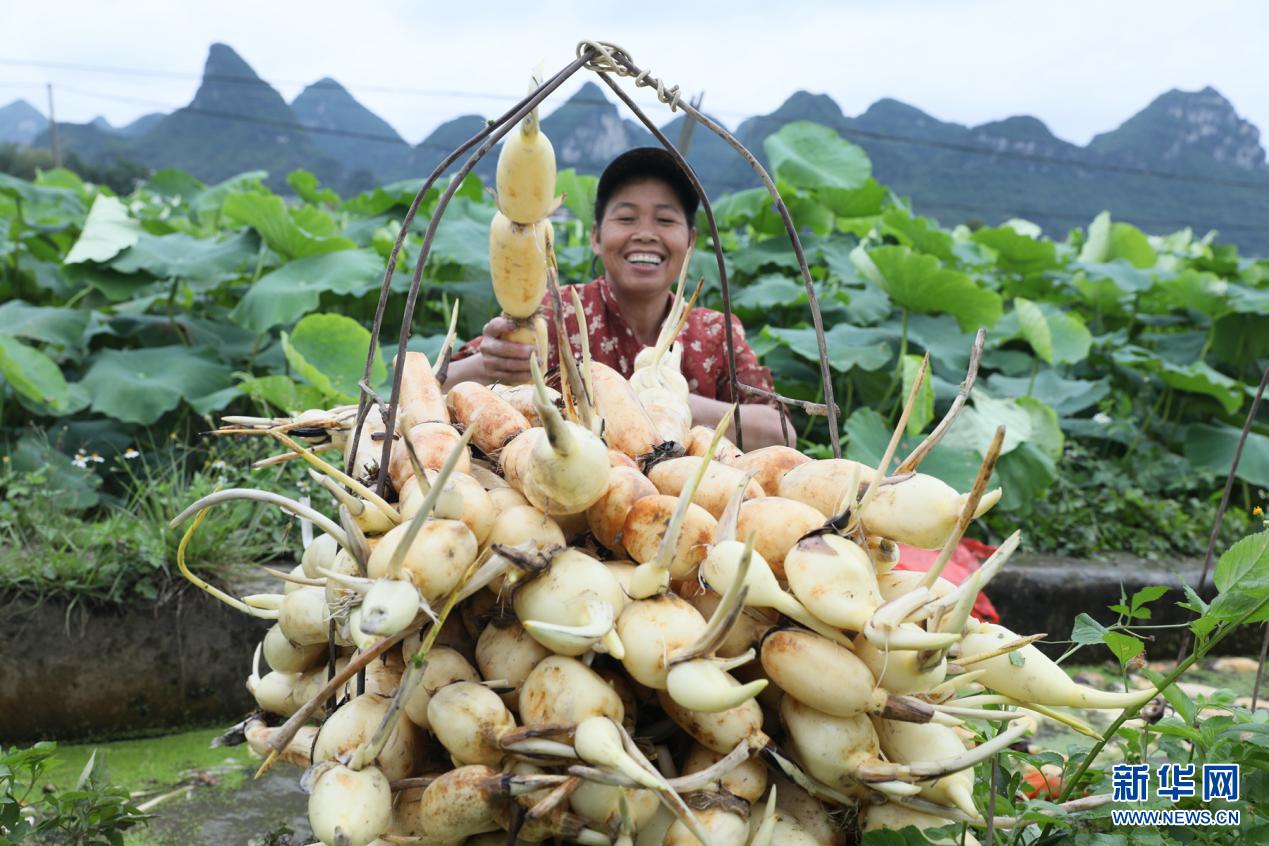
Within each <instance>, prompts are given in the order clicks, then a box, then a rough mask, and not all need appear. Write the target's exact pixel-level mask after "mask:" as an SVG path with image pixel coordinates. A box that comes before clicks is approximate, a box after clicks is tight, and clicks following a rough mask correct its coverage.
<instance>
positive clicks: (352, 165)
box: [291, 77, 412, 190]
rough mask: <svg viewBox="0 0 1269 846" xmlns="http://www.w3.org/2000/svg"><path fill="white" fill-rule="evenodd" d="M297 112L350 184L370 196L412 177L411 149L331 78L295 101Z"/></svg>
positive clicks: (385, 123) (301, 121) (314, 139)
mask: <svg viewBox="0 0 1269 846" xmlns="http://www.w3.org/2000/svg"><path fill="white" fill-rule="evenodd" d="M291 111H293V112H294V113H295V116H296V118H297V119H298V120H299V122H300V123H302V124H304V125H305V126H306V127H312V128H316V129H321V130H326V132H325V133H322V132H316V133H311V135H312V140H313V144H314V145H315V146H316V147H317V148H318V149H319V150H321V151H322V152H323V153H325V154H326V155H328V156H330V157H331V158H333V159H334V160H335V161H337V162H339V164H340V166H341V167H342V168H343V169H344V171H345V172H346V173H347V176H346V178H345V187H346V188H347V187H352V186H350V185H349V184H348V183H350V182H356V183H359V184H358V185H357V186H356V190H365V189H367V188H370V187H373V186H374V185H377V184H379V183H381V182H389V181H395V180H398V179H404V178H405V177H407V176H409V175H410V157H411V152H412V151H411V149H410V145H409V144H407V143H406V141H405V139H404V138H402V137H401V136H400V135H398V134H397V131H396V130H395V129H393V128H392V126H391V125H390V124H389V123H388V122H387V121H385V120H384V119H383V118H381V117H379V116H378V115H376V114H375V113H374V112H372V111H370V110H369V109H367V108H366V107H365V106H363V105H362V104H361V103H359V102H358V101H357V99H356V98H355V97H353V95H352V94H350V93H349V92H348V89H346V88H344V86H342V85H340V84H339V83H338V82H336V81H335V80H333V79H331V78H330V77H325V78H323V79H320V80H318V81H317V82H315V83H313V84H312V85H310V86H308V87H307V88H305V89H304V90H303V91H301V92H300V94H299V96H298V97H296V98H295V99H294V100H292V101H291Z"/></svg>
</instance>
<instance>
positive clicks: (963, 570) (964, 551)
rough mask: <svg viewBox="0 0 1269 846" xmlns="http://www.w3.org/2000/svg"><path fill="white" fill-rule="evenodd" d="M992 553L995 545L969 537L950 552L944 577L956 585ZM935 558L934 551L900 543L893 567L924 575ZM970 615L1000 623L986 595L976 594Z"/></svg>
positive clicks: (986, 621)
mask: <svg viewBox="0 0 1269 846" xmlns="http://www.w3.org/2000/svg"><path fill="white" fill-rule="evenodd" d="M995 551H996V547H994V546H988V545H987V544H985V543H980V542H979V541H976V540H971V539H970V538H964V539H962V540H961V542H960V543H959V544H957V546H956V549H955V551H954V552H952V557H951V558H949V559H948V561H947V566H946V567H944V568H943V578H945V579H947V580H948V581H949V582H951V583H952V584H955V585H959V584H960V583H961V582H963V581H965V580H966V579H967V578H969V575H970V574H971V573H973V572H974V571H975V570H977V569H978V566H979V565H980V564H982V563H983V562H984V561H986V560H987V559H988V558H990V557H991V554H992V553H993V552H995ZM938 557H939V551H938V550H937V549H917V548H916V547H915V546H905V545H904V544H899V563H898V564H896V565H895V568H896V569H899V570H917V571H920V572H922V573H924V572H927V571H928V570H929V569H930V566H931V565H932V564H934V562H935V560H936V559H937V558H938ZM973 614H974V616H975V617H977V618H978V619H980V620H982V621H983V622H985V623H999V622H1000V615H999V614H997V613H996V608H995V606H994V605H992V604H991V600H990V599H988V598H987V594H985V593H980V594H978V598H977V599H975V600H974V609H973Z"/></svg>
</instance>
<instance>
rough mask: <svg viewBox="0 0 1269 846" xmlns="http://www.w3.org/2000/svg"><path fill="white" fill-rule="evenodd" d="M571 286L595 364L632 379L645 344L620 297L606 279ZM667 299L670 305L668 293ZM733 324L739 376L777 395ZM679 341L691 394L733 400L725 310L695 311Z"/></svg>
mask: <svg viewBox="0 0 1269 846" xmlns="http://www.w3.org/2000/svg"><path fill="white" fill-rule="evenodd" d="M570 287H576V289H577V293H578V295H579V297H580V298H581V302H582V311H583V312H584V313H585V315H586V328H587V331H588V332H589V334H590V352H591V356H592V357H593V358H594V360H595V361H599V362H602V363H604V364H606V365H608V366H609V367H611V368H612V369H614V370H616V371H617V372H618V373H620V374H621V375H622V376H625V377H626V378H627V379H629V378H630V376H631V375H632V374H633V373H634V362H635V356H637V355H638V354H639V351H640V350H642V349H643V348H644V344H643V343H642V342H641V341H640V340H639V338H638V337H637V336H636V335H635V333H634V329H632V328H631V327H630V324H629V323H627V322H626V319H625V317H623V316H622V314H621V308H620V306H618V305H617V298H616V297H615V296H613V292H612V289H611V288H610V287H608V280H607V279H606V278H605V277H603V276H601V277H599V278H598V279H595V280H593V281H591V282H588V283H586V284H584V285H578V286H570ZM561 293H562V294H563V295H564V296H563V301H564V320H565V325H566V326H567V327H568V333H569V342H570V343H571V344H572V345H573V348H574V350H578V351H580V350H581V340H580V338H581V335H580V330H579V329H578V323H577V315H576V313H575V310H574V308H573V303H572V296H571V294H570V293H569V291H568V290H567V288H566V289H565V290H563V291H562V292H561ZM666 296H667V305H668V297H669V295H668V294H667V295H666ZM542 306H543V309H544V310H545V311H546V312H547V313H548V315H550V314H553V313H554V312H555V303H554V298H553V297H552V296H551V295H550V294H549V293H548V294H547V295H546V297H545V298H544V299H543V300H542ZM731 326H732V341H733V343H734V344H735V347H736V375H737V376H738V377H739V379H740V381H741V383H743V384H745V385H750V386H752V387H755V388H761V389H763V390H766V391H774V390H775V387H774V385H773V383H772V381H771V371H770V370H769V369H768V368H766V367H763V366H762V365H761V364H759V363H758V356H757V355H755V354H754V351H753V349H752V348H751V347H750V346H749V344H748V343H747V342H746V341H745V327H744V326H743V325H741V323H740V319H739V318H737V317H736V315H734V314H733V315H732V316H731ZM481 340H482V338H475V339H473V340H472V341H470V342H469V343H467V344H466V345H465V346H464V347H463V348H462V349H461V350H459V351H458V352H457V353H455V355H454V358H456V359H461V358H466V357H467V356H469V355H473V354H475V352H476V351H477V350H479V349H480V342H481ZM678 342H679V343H680V344H683V357H682V364H681V370H682V373H683V378H685V379H686V380H687V385H688V388H689V389H690V390H691V392H692V393H694V394H698V395H700V396H703V397H707V398H709V399H716V400H722V401H723V402H733V401H734V400H733V397H732V394H731V380H730V378H729V377H728V374H727V334H726V332H725V331H724V328H723V314H722V312H719V311H714V310H713V309H711V308H694V309H692V313H691V314H690V315H688V318H687V324H686V325H685V326H684V327H683V332H682V334H680V335H679V339H678ZM550 359H551V361H550V366H551V367H555V366H556V364H557V363H558V352H557V350H556V348H555V345H554V344H552V345H551V354H550ZM745 401H747V402H760V403H762V404H767V405H773V406H776V407H779V406H778V404H777V403H776V402H775V401H774V400H772V401H766V400H759V399H758V398H756V397H752V396H751V397H747V398H746V400H745Z"/></svg>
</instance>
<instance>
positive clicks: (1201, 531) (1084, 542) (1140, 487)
mask: <svg viewBox="0 0 1269 846" xmlns="http://www.w3.org/2000/svg"><path fill="white" fill-rule="evenodd" d="M1060 466H1061V471H1062V472H1061V473H1059V474H1058V475H1057V477H1056V478H1055V479H1054V481H1053V486H1052V487H1051V488H1050V489H1049V493H1048V496H1046V497H1045V498H1043V499H1038V500H1036V501H1035V502H1033V503H1032V509H1031V514H1030V517H1029V518H1028V522H1029V525H1028V529H1027V545H1028V546H1029V547H1031V548H1033V549H1041V550H1045V551H1047V552H1054V553H1057V554H1060V555H1073V556H1081V557H1097V556H1098V555H1100V554H1102V553H1104V552H1116V551H1119V550H1132V551H1133V552H1134V553H1135V554H1137V555H1140V556H1142V557H1145V558H1163V557H1168V556H1200V555H1202V553H1203V549H1204V547H1205V546H1206V544H1207V541H1208V535H1209V533H1210V529H1209V528H1208V527H1210V526H1211V525H1212V524H1213V522H1214V521H1215V517H1216V509H1217V506H1218V505H1219V500H1220V491H1219V488H1218V485H1217V479H1216V476H1215V474H1213V473H1209V472H1196V471H1194V469H1193V468H1192V467H1190V466H1189V465H1188V464H1187V462H1186V461H1185V459H1184V458H1182V457H1180V456H1178V455H1175V454H1174V453H1170V452H1168V451H1166V450H1164V449H1163V448H1162V447H1160V446H1159V445H1157V444H1151V445H1150V446H1149V447H1146V448H1143V449H1141V450H1139V451H1138V453H1137V454H1136V455H1135V456H1134V457H1129V458H1126V459H1124V458H1121V459H1112V458H1106V457H1102V456H1099V455H1098V454H1097V453H1095V452H1094V451H1093V449H1092V448H1091V445H1090V444H1088V443H1086V442H1082V441H1078V440H1074V439H1072V440H1068V441H1067V442H1066V445H1065V448H1064V450H1063V453H1062V460H1061V465H1060ZM983 522H984V524H985V526H986V527H987V529H988V531H989V534H990V539H991V540H993V541H995V542H998V541H999V540H1000V539H1002V538H1004V537H1006V536H1007V535H1008V534H1009V532H1011V531H1013V529H1014V528H1015V523H1016V521H1015V519H1014V518H1013V516H1012V515H1006V514H988V515H987V516H986V517H985V518H984V521H983ZM1251 528H1252V514H1251V512H1250V511H1249V510H1247V509H1245V508H1242V507H1231V508H1230V509H1229V510H1228V511H1227V512H1226V513H1225V519H1224V521H1223V523H1222V525H1221V534H1220V536H1219V538H1218V541H1219V543H1220V544H1221V545H1222V546H1226V545H1229V544H1232V543H1233V542H1234V541H1236V540H1237V539H1238V538H1240V537H1242V536H1243V535H1245V534H1247V532H1249V531H1250V530H1251Z"/></svg>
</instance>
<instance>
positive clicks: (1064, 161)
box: [750, 115, 1269, 191]
mask: <svg viewBox="0 0 1269 846" xmlns="http://www.w3.org/2000/svg"><path fill="white" fill-rule="evenodd" d="M750 120H752V121H754V122H762V123H776V122H778V123H780V124H781V125H783V124H785V123H787V122H788V121H787V119H785V118H780V117H775V116H773V115H755V116H754V117H752V118H750ZM833 129H835V130H836V131H837V132H838V133H839V134H841V135H845V136H847V137H848V138H849V137H856V138H866V139H869V140H872V141H882V142H885V143H889V144H909V145H913V146H918V147H930V148H933V149H936V150H951V151H954V152H958V153H970V154H972V155H980V156H994V157H999V158H1004V159H1016V160H1018V161H1027V162H1037V163H1040V164H1054V165H1063V166H1066V167H1075V168H1083V169H1085V170H1100V171H1104V172H1108V173H1123V174H1130V175H1133V176H1146V177H1150V178H1152V179H1166V180H1171V181H1174V182H1196V183H1202V184H1207V185H1221V186H1224V187H1228V188H1251V189H1256V190H1261V191H1269V182H1253V181H1250V180H1243V179H1224V178H1221V177H1209V176H1195V175H1193V174H1188V173H1177V172H1175V171H1167V170H1153V169H1151V168H1144V167H1132V166H1130V165H1118V164H1114V163H1113V162H1094V161H1088V160H1086V159H1078V158H1061V157H1058V156H1043V155H1037V154H1035V153H1021V152H1017V151H1015V150H998V149H995V148H992V147H983V146H978V145H973V144H959V143H956V142H954V141H936V140H933V139H930V138H916V137H913V136H910V135H892V134H890V133H886V132H873V131H871V130H867V129H855V128H854V127H840V126H838V127H833ZM1077 149H1083V148H1077Z"/></svg>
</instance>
